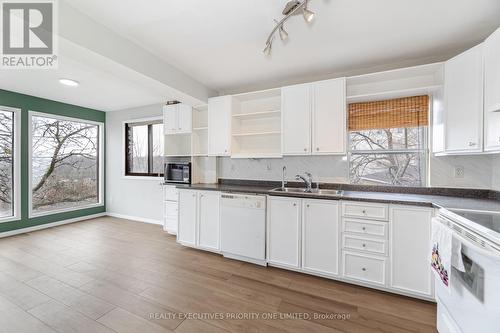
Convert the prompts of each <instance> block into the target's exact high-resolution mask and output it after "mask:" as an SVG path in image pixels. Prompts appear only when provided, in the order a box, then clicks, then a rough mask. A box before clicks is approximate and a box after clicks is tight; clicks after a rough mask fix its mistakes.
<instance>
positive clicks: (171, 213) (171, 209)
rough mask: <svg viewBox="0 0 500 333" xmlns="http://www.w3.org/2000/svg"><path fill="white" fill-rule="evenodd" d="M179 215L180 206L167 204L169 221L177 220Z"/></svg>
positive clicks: (166, 214) (170, 202) (171, 202)
mask: <svg viewBox="0 0 500 333" xmlns="http://www.w3.org/2000/svg"><path fill="white" fill-rule="evenodd" d="M178 215H179V204H178V203H177V202H173V201H166V202H165V218H166V219H169V220H177V216H178Z"/></svg>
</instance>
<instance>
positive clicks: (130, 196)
mask: <svg viewBox="0 0 500 333" xmlns="http://www.w3.org/2000/svg"><path fill="white" fill-rule="evenodd" d="M161 115H162V106H161V105H152V106H145V107H140V108H135V109H128V110H122V111H115V112H108V113H106V140H107V141H106V207H107V212H108V213H112V214H118V215H124V216H125V217H129V218H133V219H135V220H143V221H147V222H156V223H159V224H160V223H162V220H163V212H162V207H163V194H162V188H161V186H160V185H159V183H160V182H161V179H158V178H152V179H146V180H145V179H130V178H125V177H124V166H125V160H124V158H125V157H124V155H125V154H124V149H125V148H124V132H123V126H124V124H123V122H124V121H128V120H133V119H140V118H147V117H155V116H161Z"/></svg>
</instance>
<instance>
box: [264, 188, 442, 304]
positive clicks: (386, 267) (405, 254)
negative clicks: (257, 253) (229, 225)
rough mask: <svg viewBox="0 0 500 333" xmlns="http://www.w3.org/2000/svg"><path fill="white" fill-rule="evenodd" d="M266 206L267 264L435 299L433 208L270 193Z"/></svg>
mask: <svg viewBox="0 0 500 333" xmlns="http://www.w3.org/2000/svg"><path fill="white" fill-rule="evenodd" d="M340 207H342V209H340ZM267 209H268V212H267V262H268V264H270V265H273V266H278V267H282V268H285V269H287V268H288V269H291V270H296V271H301V272H305V273H310V274H314V275H319V276H324V277H331V278H333V279H339V280H344V281H346V282H349V283H355V284H360V285H365V286H371V287H373V288H377V289H383V290H386V291H390V292H395V293H400V294H404V295H408V296H413V297H418V298H424V299H428V300H432V299H433V295H434V290H433V278H432V273H431V270H430V265H429V259H428V257H429V244H430V225H431V219H432V216H433V213H434V211H433V209H432V208H425V207H415V206H399V205H388V204H384V203H367V204H366V205H364V203H363V202H349V201H335V200H317V199H300V198H288V197H277V196H269V197H268V203H267ZM358 211H359V212H361V213H359V214H358V213H357V212H358ZM364 212H366V213H364ZM372 213H373V214H372ZM361 216H364V217H361Z"/></svg>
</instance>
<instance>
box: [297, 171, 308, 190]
mask: <svg viewBox="0 0 500 333" xmlns="http://www.w3.org/2000/svg"><path fill="white" fill-rule="evenodd" d="M305 175H306V177H307V178H306V177H304V176H301V175H296V176H295V179H296V180H302V181H303V182H304V184H305V185H306V189H305V192H312V175H311V174H310V173H309V172H306V173H305Z"/></svg>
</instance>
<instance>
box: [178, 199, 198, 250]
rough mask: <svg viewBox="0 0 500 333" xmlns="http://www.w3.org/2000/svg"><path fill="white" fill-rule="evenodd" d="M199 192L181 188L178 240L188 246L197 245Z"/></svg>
mask: <svg viewBox="0 0 500 333" xmlns="http://www.w3.org/2000/svg"><path fill="white" fill-rule="evenodd" d="M197 205H198V193H197V192H196V191H190V190H179V221H178V223H179V225H178V228H177V241H178V242H179V243H181V244H183V245H186V246H195V245H196V218H197V214H196V211H197Z"/></svg>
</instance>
